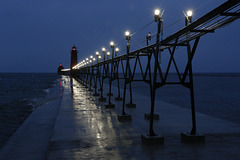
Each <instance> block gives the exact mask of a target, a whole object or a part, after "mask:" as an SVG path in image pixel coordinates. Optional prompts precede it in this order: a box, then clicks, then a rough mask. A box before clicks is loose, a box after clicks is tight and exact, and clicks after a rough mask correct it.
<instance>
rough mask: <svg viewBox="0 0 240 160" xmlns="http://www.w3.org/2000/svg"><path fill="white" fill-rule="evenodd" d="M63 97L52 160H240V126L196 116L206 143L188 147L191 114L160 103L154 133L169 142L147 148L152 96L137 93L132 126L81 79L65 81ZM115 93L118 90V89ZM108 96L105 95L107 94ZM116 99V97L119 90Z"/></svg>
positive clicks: (51, 147)
mask: <svg viewBox="0 0 240 160" xmlns="http://www.w3.org/2000/svg"><path fill="white" fill-rule="evenodd" d="M63 84H64V93H63V97H62V103H61V106H60V110H59V114H58V116H57V119H56V123H55V127H54V131H53V136H52V138H51V141H50V145H49V150H48V153H47V159H49V160H55V159H114V160H115V159H240V154H239V149H240V126H238V125H236V124H233V123H231V122H228V121H225V120H221V119H217V118H213V117H209V116H206V115H203V114H197V129H198V132H201V133H203V134H204V135H206V142H205V143H204V144H185V143H181V141H180V133H181V132H182V131H190V129H191V112H190V110H188V109H184V108H182V107H179V106H175V105H172V104H168V103H163V102H161V101H156V113H159V114H160V120H155V121H154V129H155V132H156V133H158V134H161V135H163V136H164V138H165V144H164V145H158V146H156V145H144V144H142V143H141V138H140V137H141V134H147V132H148V126H149V121H148V120H145V119H144V113H148V112H149V110H150V108H149V106H150V101H149V97H148V96H142V95H140V94H137V93H134V99H133V100H134V102H137V103H136V104H137V108H135V109H128V108H127V109H126V112H127V113H128V114H131V115H132V121H131V122H124V123H121V122H119V121H118V120H117V114H120V113H121V106H122V102H116V101H113V103H114V104H116V106H115V109H105V103H100V102H99V101H98V100H97V98H94V97H93V96H91V93H90V92H89V91H87V89H86V88H84V87H83V86H81V85H80V84H79V83H78V82H77V81H76V80H74V79H72V80H71V79H70V78H69V77H64V83H63ZM114 91H116V89H114ZM105 94H106V93H105ZM114 95H116V93H115V92H114Z"/></svg>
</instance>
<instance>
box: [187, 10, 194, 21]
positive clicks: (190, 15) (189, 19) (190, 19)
mask: <svg viewBox="0 0 240 160" xmlns="http://www.w3.org/2000/svg"><path fill="white" fill-rule="evenodd" d="M192 15H193V11H192V10H188V11H187V17H186V18H187V20H188V21H189V22H190V23H191V22H192Z"/></svg>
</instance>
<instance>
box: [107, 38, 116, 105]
mask: <svg viewBox="0 0 240 160" xmlns="http://www.w3.org/2000/svg"><path fill="white" fill-rule="evenodd" d="M110 46H111V48H112V59H111V70H110V75H109V93H108V104H106V105H105V107H106V108H114V107H115V105H114V104H112V102H111V96H112V93H111V90H112V74H113V62H114V59H113V57H114V42H113V41H111V42H110ZM110 54H111V53H110V52H107V55H108V57H109V56H110Z"/></svg>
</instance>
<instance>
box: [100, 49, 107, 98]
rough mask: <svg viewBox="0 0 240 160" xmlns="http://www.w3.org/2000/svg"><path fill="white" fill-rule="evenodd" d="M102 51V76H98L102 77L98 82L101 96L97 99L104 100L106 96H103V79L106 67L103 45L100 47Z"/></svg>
mask: <svg viewBox="0 0 240 160" xmlns="http://www.w3.org/2000/svg"><path fill="white" fill-rule="evenodd" d="M102 52H103V70H102V76H100V78H101V77H102V81H101V80H100V78H99V82H100V89H99V91H100V92H101V96H100V98H99V101H106V98H105V97H103V80H104V79H105V72H106V69H105V67H106V66H105V59H106V55H105V54H106V49H105V48H104V47H103V48H102Z"/></svg>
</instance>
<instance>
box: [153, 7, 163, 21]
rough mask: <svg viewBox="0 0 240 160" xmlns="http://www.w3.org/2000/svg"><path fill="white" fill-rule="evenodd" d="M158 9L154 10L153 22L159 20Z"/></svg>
mask: <svg viewBox="0 0 240 160" xmlns="http://www.w3.org/2000/svg"><path fill="white" fill-rule="evenodd" d="M160 13H161V12H160V10H159V9H155V11H154V18H155V22H157V21H159V20H160V16H161V15H160Z"/></svg>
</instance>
